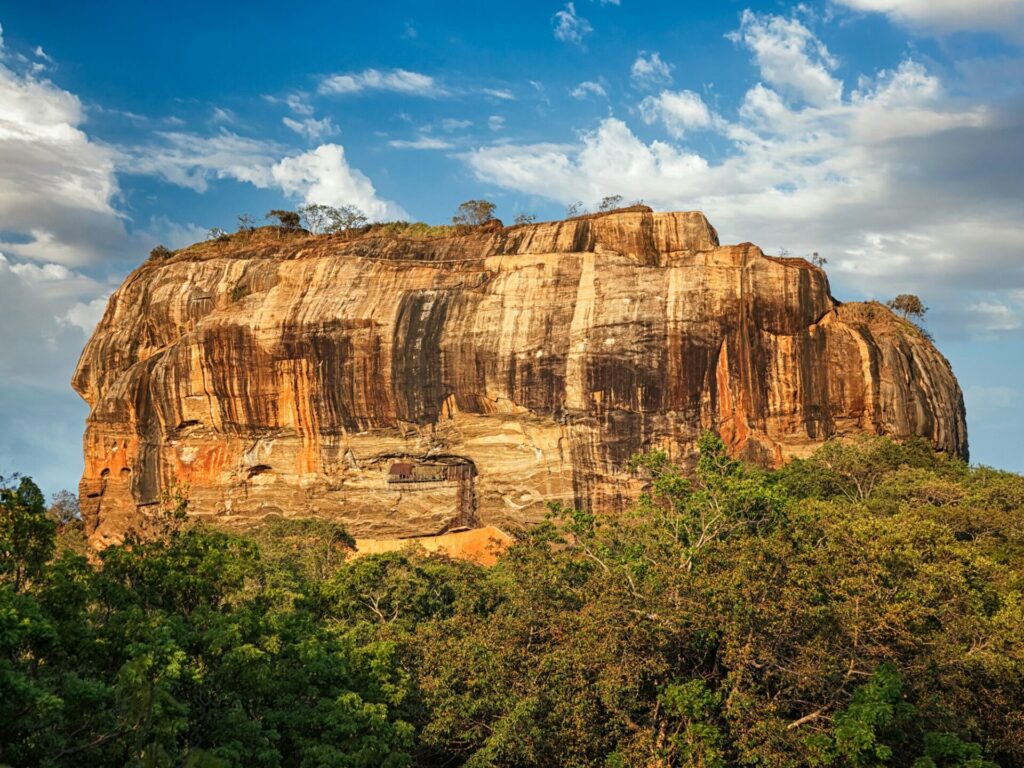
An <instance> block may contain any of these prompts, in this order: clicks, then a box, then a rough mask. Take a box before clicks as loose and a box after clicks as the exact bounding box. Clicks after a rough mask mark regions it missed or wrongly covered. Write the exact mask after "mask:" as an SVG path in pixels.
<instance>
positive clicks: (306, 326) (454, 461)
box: [73, 207, 967, 546]
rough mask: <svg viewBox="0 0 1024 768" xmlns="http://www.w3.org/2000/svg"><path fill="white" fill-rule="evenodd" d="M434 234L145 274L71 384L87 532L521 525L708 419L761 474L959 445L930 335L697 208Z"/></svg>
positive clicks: (253, 246) (958, 401) (600, 494)
mask: <svg viewBox="0 0 1024 768" xmlns="http://www.w3.org/2000/svg"><path fill="white" fill-rule="evenodd" d="M424 229H426V230H429V231H427V232H422V231H421V230H415V229H413V230H407V234H402V233H401V232H399V233H397V234H395V233H394V231H393V230H389V229H388V228H387V227H380V226H378V227H371V228H369V229H368V230H367V231H365V232H361V233H358V234H352V233H349V234H338V235H320V236H311V235H306V234H305V233H284V234H282V233H280V232H278V231H276V230H270V229H264V230H258V231H256V232H254V233H251V234H249V235H235V236H232V237H230V238H228V239H227V240H226V241H225V242H207V243H201V244H197V245H195V246H192V247H190V248H187V249H183V250H182V251H179V252H177V253H176V254H174V255H172V256H171V257H170V258H168V259H165V260H162V261H157V262H148V263H146V264H144V265H142V266H141V267H139V268H138V269H137V270H135V271H134V272H133V273H132V274H131V275H129V277H128V278H127V279H126V280H125V282H124V284H123V285H122V286H121V287H120V288H119V289H118V290H117V291H116V292H115V293H114V294H113V296H112V297H111V299H110V302H109V304H108V306H107V310H106V313H105V314H104V316H103V319H102V320H101V322H100V323H99V325H98V326H97V328H96V330H95V331H94V333H93V336H92V338H91V339H90V340H89V342H88V344H87V346H86V348H85V350H84V351H83V353H82V357H81V360H80V362H79V365H78V369H77V371H76V372H75V375H74V379H73V384H74V386H75V388H76V389H77V391H78V392H79V393H80V394H81V395H82V397H83V398H84V399H85V400H86V401H87V402H88V403H89V405H90V408H91V411H90V414H89V418H88V422H87V428H86V433H85V439H84V449H85V471H84V474H83V477H82V482H81V487H80V494H81V497H82V510H83V517H84V518H85V521H86V525H87V530H88V531H89V534H90V536H91V538H92V541H93V543H94V544H95V545H96V546H102V545H104V544H106V543H110V542H113V541H117V540H119V538H120V537H121V536H122V535H123V533H124V532H125V531H126V530H127V529H128V528H130V527H131V526H132V525H133V523H134V521H135V520H136V518H137V517H138V516H139V515H140V514H144V513H145V511H146V509H147V508H148V507H150V506H152V505H154V504H155V503H157V502H158V501H159V499H160V496H161V494H162V493H163V492H165V491H167V490H168V489H170V488H172V487H184V486H187V487H188V494H189V498H190V510H191V511H192V512H193V513H194V514H197V515H200V516H208V517H214V518H217V519H218V521H219V522H220V523H222V524H225V525H238V526H244V525H250V524H253V523H254V522H257V521H259V520H260V519H262V518H264V517H266V516H268V515H284V516H292V515H295V516H311V515H315V516H323V517H328V518H331V519H335V520H339V521H342V522H344V523H345V525H346V527H347V528H348V529H349V531H350V532H351V533H352V534H353V535H355V536H357V537H361V538H364V539H373V540H379V539H391V538H405V537H422V536H426V535H434V534H440V533H445V532H447V531H453V530H459V529H465V528H470V529H472V528H482V527H484V526H488V525H494V526H497V527H499V528H502V529H505V530H508V529H510V528H512V527H518V526H523V525H526V524H528V523H531V522H533V521H536V520H538V519H541V518H542V517H543V515H544V513H545V510H546V504H547V502H549V501H560V502H563V503H565V504H575V505H578V506H586V507H592V508H595V509H600V508H603V507H614V506H619V505H622V504H624V503H627V502H628V500H629V499H631V498H633V497H634V496H635V495H636V494H637V493H638V491H639V489H640V487H641V485H640V480H639V479H638V478H636V477H634V476H632V475H631V474H630V473H629V471H628V466H627V465H628V460H629V457H630V456H631V455H632V454H633V453H635V452H637V451H642V450H648V449H651V448H661V449H664V450H666V451H668V453H669V454H670V456H672V457H673V458H674V459H676V460H679V461H681V462H683V463H686V462H687V461H689V460H690V459H691V458H692V456H693V452H694V448H695V443H696V440H697V438H698V437H699V435H700V434H701V433H703V432H704V431H706V430H708V429H713V430H715V431H716V432H718V433H719V434H720V435H721V436H722V438H723V439H724V440H725V442H726V444H727V445H728V446H729V448H730V450H731V451H732V452H733V453H734V454H735V455H738V456H742V457H745V458H748V459H751V460H754V461H757V462H760V463H762V464H766V465H778V464H780V463H782V462H784V461H786V460H787V459H789V458H791V457H794V456H803V455H806V454H808V453H809V452H811V451H812V450H814V449H815V448H816V447H817V446H819V445H820V444H821V443H822V442H824V441H825V440H827V439H829V438H832V437H844V436H856V435H859V434H883V435H889V436H892V437H894V438H907V437H911V436H921V437H923V438H926V439H927V440H929V441H930V442H931V443H932V444H933V445H934V446H935V448H936V449H938V450H943V451H947V452H949V453H951V454H953V455H957V456H961V457H966V456H967V438H966V427H965V420H964V409H963V399H962V396H961V393H960V389H959V387H958V385H957V382H956V379H955V378H954V376H953V373H952V371H951V370H950V367H949V364H948V363H947V361H946V360H945V358H943V357H942V355H941V354H940V353H939V352H938V351H937V350H936V349H935V347H934V346H933V345H932V343H931V342H930V341H929V340H928V339H927V338H926V337H925V336H924V335H923V334H922V333H921V332H920V331H918V330H917V329H916V328H915V327H914V326H913V325H911V324H910V323H907V322H906V321H903V320H901V319H899V318H897V317H896V316H895V315H893V314H892V313H891V312H890V311H889V310H888V309H887V308H885V307H884V306H882V305H880V304H876V303H869V304H841V303H840V302H837V301H836V300H834V299H833V298H832V296H831V294H830V290H829V284H828V279H827V277H826V275H825V273H824V272H823V271H822V270H821V269H819V268H817V267H815V266H813V265H811V264H809V263H807V262H806V261H804V260H803V259H783V258H774V257H769V256H765V255H764V254H763V253H762V252H761V251H760V249H758V248H757V247H756V246H754V245H752V244H749V243H744V244H741V245H729V246H722V245H720V244H719V242H718V235H717V233H716V232H715V229H714V227H712V226H711V224H710V223H709V222H708V220H707V219H706V218H705V217H704V215H703V214H701V213H698V212H682V213H654V212H653V211H651V210H650V209H648V208H645V207H634V208H630V209H625V210H619V211H615V212H611V213H606V214H599V215H591V216H585V217H579V218H575V219H570V220H568V221H559V222H548V223H540V224H528V225H518V226H513V227H500V225H495V226H492V227H490V228H483V229H476V230H473V229H461V230H460V229H455V228H435V230H430V229H429V228H424ZM411 232H419V233H420V234H422V235H424V236H410V234H408V233H411ZM428 235H429V236H428Z"/></svg>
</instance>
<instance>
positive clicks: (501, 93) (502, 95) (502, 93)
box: [482, 88, 516, 101]
mask: <svg viewBox="0 0 1024 768" xmlns="http://www.w3.org/2000/svg"><path fill="white" fill-rule="evenodd" d="M482 93H486V94H487V95H488V96H493V97H494V98H496V99H502V100H503V101H514V100H515V98H516V96H515V94H514V93H512V91H510V90H509V89H508V88H484V89H483V90H482Z"/></svg>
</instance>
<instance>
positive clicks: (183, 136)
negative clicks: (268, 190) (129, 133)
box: [118, 129, 284, 192]
mask: <svg viewBox="0 0 1024 768" xmlns="http://www.w3.org/2000/svg"><path fill="white" fill-rule="evenodd" d="M156 137H157V141H156V142H154V143H151V144H147V145H138V146H132V147H125V148H122V151H121V154H120V156H119V158H118V165H119V168H120V170H122V171H123V172H125V173H136V174H143V175H151V176H159V177H161V178H163V179H164V180H165V181H168V182H170V183H171V184H176V185H177V186H180V187H187V188H189V189H192V190H194V191H196V192H205V191H206V190H207V189H209V186H210V180H211V179H234V180H235V181H241V182H246V183H249V184H252V185H254V186H256V187H261V188H265V187H268V186H270V185H271V183H272V177H271V175H270V166H271V165H273V164H274V162H276V160H277V159H278V158H279V157H280V156H281V155H282V154H284V148H283V147H281V146H280V145H278V144H276V143H275V142H271V141H264V140H261V139H252V138H247V137H245V136H239V135H238V134H237V133H234V132H232V131H229V130H227V129H221V130H220V131H219V132H217V133H215V134H213V135H211V136H202V135H199V134H195V133H187V132H184V131H163V132H158V133H157V134H156Z"/></svg>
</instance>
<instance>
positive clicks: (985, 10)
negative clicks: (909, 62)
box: [836, 0, 1024, 40]
mask: <svg viewBox="0 0 1024 768" xmlns="http://www.w3.org/2000/svg"><path fill="white" fill-rule="evenodd" d="M836 2H838V3H840V4H842V5H845V6H847V7H849V8H852V9H854V10H857V11H867V12H877V13H884V14H885V15H886V16H888V17H890V18H891V19H893V20H894V21H897V22H900V23H905V24H911V25H914V26H919V27H924V28H927V29H931V30H935V31H938V32H953V31H958V30H984V31H991V32H996V33H999V34H1002V35H1005V36H1006V37H1010V38H1013V39H1017V40H1020V39H1021V38H1022V36H1024V0H970V2H964V0H836Z"/></svg>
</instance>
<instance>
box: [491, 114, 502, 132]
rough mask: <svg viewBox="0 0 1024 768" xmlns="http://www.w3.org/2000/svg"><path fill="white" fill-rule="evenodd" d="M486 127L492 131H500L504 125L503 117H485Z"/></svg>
mask: <svg viewBox="0 0 1024 768" xmlns="http://www.w3.org/2000/svg"><path fill="white" fill-rule="evenodd" d="M487 127H488V128H490V129H491V130H492V131H500V130H502V129H503V128H504V127H505V118H504V117H502V116H501V115H491V116H490V117H488V118H487Z"/></svg>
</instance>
